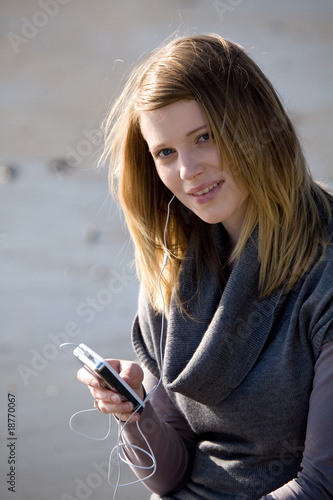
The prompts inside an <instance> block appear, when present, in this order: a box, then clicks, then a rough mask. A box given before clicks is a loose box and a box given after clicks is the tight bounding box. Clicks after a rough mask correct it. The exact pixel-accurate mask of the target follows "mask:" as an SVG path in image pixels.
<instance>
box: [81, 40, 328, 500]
mask: <svg viewBox="0 0 333 500" xmlns="http://www.w3.org/2000/svg"><path fill="white" fill-rule="evenodd" d="M106 133H107V140H106V155H110V158H111V170H110V178H111V188H112V190H114V191H116V192H117V194H118V196H119V199H120V203H121V206H122V209H123V211H124V213H125V216H126V222H127V225H128V228H129V231H130V234H131V236H132V239H133V241H134V245H135V251H136V260H137V269H138V274H139V277H140V281H141V291H140V297H139V307H138V314H137V317H136V319H135V321H134V325H133V331H132V340H133V346H134V349H135V352H136V354H137V356H138V358H139V360H140V363H141V366H139V364H137V363H134V362H131V361H120V360H111V361H110V362H111V363H112V364H113V366H114V367H115V368H116V369H117V370H118V372H119V373H120V374H121V376H123V377H124V379H125V380H126V381H127V382H128V383H129V384H130V385H131V387H132V388H133V389H134V390H135V391H136V392H137V394H138V395H139V396H140V397H141V398H144V397H145V396H144V394H148V393H149V392H150V390H151V389H152V388H153V387H154V386H156V385H157V389H155V392H154V393H153V396H152V397H151V398H150V399H149V400H148V401H147V402H146V404H145V407H144V409H143V411H142V413H141V414H140V415H139V414H138V413H135V414H134V415H133V416H132V417H131V420H130V423H129V424H128V425H127V426H126V428H125V430H124V435H125V438H126V442H128V443H132V444H134V445H136V446H140V447H141V448H143V449H147V448H146V444H145V443H144V441H143V439H142V437H141V436H140V434H139V432H138V429H137V426H136V425H135V421H136V420H138V419H140V426H141V428H142V429H143V431H144V434H145V435H146V437H147V439H148V441H149V444H150V445H151V447H152V449H153V452H154V454H155V456H156V461H157V468H156V472H155V474H154V475H153V476H152V477H151V478H150V479H148V480H147V481H146V482H145V484H146V486H147V487H148V488H149V489H151V490H152V491H153V492H154V493H153V496H152V498H154V499H157V498H164V499H171V498H172V499H179V500H197V499H207V500H208V499H209V500H215V499H222V498H223V499H227V500H231V499H232V500H245V499H248V500H254V499H259V498H260V499H275V500H282V499H283V500H292V499H304V500H305V499H307V500H309V499H313V500H324V499H331V498H333V427H332V425H333V424H332V422H333V321H332V317H333V248H332V231H333V222H332V208H333V199H332V197H331V196H330V195H329V194H328V192H327V191H326V190H325V189H324V188H323V187H321V186H320V185H319V184H318V183H316V182H315V181H314V180H313V178H312V177H311V174H310V172H309V171H308V169H307V166H306V162H305V159H304V156H303V153H302V149H301V146H300V143H299V141H298V138H297V136H296V133H295V130H294V128H293V126H292V124H291V122H290V120H289V118H288V116H287V114H286V112H285V110H284V108H283V106H282V104H281V102H280V100H279V98H278V96H277V94H276V92H275V91H274V88H273V87H272V85H271V83H270V82H269V81H268V79H267V78H266V76H265V75H264V74H263V73H262V71H261V70H260V69H259V68H258V66H257V65H256V64H255V63H254V61H253V60H252V59H251V58H250V57H249V56H248V55H247V54H246V52H245V51H244V50H243V48H242V47H240V46H239V45H237V44H235V43H231V42H230V41H228V40H225V39H223V38H221V37H219V36H217V35H211V36H193V37H183V38H177V39H175V40H173V41H171V42H169V43H168V44H167V45H165V46H163V47H162V48H159V49H158V50H157V51H155V52H154V53H153V54H152V55H151V56H150V57H149V58H148V59H147V60H146V61H145V62H144V63H143V64H141V65H140V66H139V67H138V69H136V71H134V73H133V74H132V76H131V77H130V79H129V81H128V83H127V85H126V87H125V89H124V91H123V93H122V95H121V96H120V98H119V100H118V101H117V102H116V103H115V105H114V108H113V109H112V111H111V113H110V117H109V119H108V122H107V124H106ZM165 253H167V254H168V261H167V264H166V267H165V269H164V272H163V275H162V277H161V279H160V273H161V269H162V267H163V263H164V264H165V257H164V256H165ZM159 284H160V287H159ZM164 306H165V307H164ZM78 378H79V379H80V380H81V381H82V382H85V383H86V384H87V385H88V386H89V389H90V391H91V393H92V395H93V397H94V398H95V400H96V401H95V402H96V404H97V405H98V407H99V408H100V410H101V411H103V412H104V413H114V414H115V415H117V416H118V417H119V416H120V418H121V419H122V420H126V419H127V418H130V416H131V412H132V409H133V406H132V405H131V403H129V402H124V401H122V400H121V398H120V396H119V395H118V394H117V393H114V392H111V391H109V390H107V389H104V388H103V387H100V386H99V385H98V383H97V382H96V381H95V380H94V379H92V377H91V376H90V375H89V374H87V372H86V371H84V370H80V372H79V374H78ZM160 379H161V383H160V384H158V382H159V380H160ZM126 453H127V456H128V457H129V459H130V460H131V462H132V463H133V464H139V465H144V466H149V465H150V464H151V461H150V459H149V457H148V456H147V455H146V454H144V453H142V452H141V451H139V450H136V449H133V448H128V449H127V450H126ZM136 472H137V474H138V475H139V476H141V477H145V476H147V475H148V474H149V470H148V472H147V470H140V469H136Z"/></svg>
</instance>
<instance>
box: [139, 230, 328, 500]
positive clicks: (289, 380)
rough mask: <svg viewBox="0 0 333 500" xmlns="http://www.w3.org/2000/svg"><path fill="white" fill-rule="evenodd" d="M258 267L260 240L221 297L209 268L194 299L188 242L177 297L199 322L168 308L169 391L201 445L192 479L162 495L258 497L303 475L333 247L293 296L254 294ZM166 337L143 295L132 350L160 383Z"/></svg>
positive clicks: (230, 499) (217, 233)
mask: <svg viewBox="0 0 333 500" xmlns="http://www.w3.org/2000/svg"><path fill="white" fill-rule="evenodd" d="M220 228H221V226H220V225H216V226H215V227H214V238H215V239H216V242H217V244H218V245H219V244H220V242H221V239H222V238H223V231H222V229H220ZM257 262H258V259H257V248H256V236H255V235H254V236H253V238H252V239H251V240H249V241H248V243H247V245H246V248H245V251H244V253H243V256H242V258H241V260H240V261H239V262H238V263H237V265H236V266H235V267H234V269H233V270H232V272H231V275H230V277H229V280H228V282H227V285H226V287H225V289H224V291H223V293H222V295H221V292H220V291H219V289H218V287H217V285H216V283H215V280H214V278H213V277H212V275H211V273H210V272H209V270H208V269H207V270H206V272H205V273H204V279H203V280H202V286H201V289H200V295H199V296H198V295H196V294H195V288H196V283H195V276H196V273H195V250H194V247H193V246H192V245H191V244H190V245H189V248H188V253H187V258H186V261H185V262H184V266H183V268H182V274H181V296H182V298H183V300H184V302H186V304H187V306H186V307H187V310H188V312H189V314H190V315H191V317H193V318H194V320H190V319H189V318H187V317H186V316H184V315H183V314H181V313H180V311H179V310H178V308H177V306H176V305H175V304H174V303H172V304H171V308H170V314H169V318H168V321H167V323H166V333H165V341H164V376H163V386H164V388H165V390H166V392H167V394H168V396H169V397H170V399H171V400H172V402H173V403H174V405H175V406H176V407H177V408H178V410H179V411H180V412H181V414H182V415H183V416H184V417H185V419H186V420H187V422H188V423H189V426H190V427H191V429H192V431H193V432H194V433H195V434H196V436H197V446H196V450H195V455H194V461H193V466H192V473H191V477H190V479H189V481H188V482H187V484H186V485H185V486H184V487H183V488H182V489H181V490H180V491H178V492H177V493H176V494H175V495H174V496H172V497H171V496H170V497H165V498H177V499H179V500H197V499H201V498H205V499H210V500H217V499H226V500H254V499H258V498H261V497H262V496H264V495H266V494H267V493H269V492H271V491H273V490H275V489H276V488H278V487H280V486H281V485H283V484H285V483H287V482H288V481H290V480H291V479H292V478H294V477H295V476H296V474H297V472H298V471H299V469H300V462H301V459H302V452H303V449H304V440H305V432H306V423H307V416H308V407H309V397H310V393H311V389H312V382H313V368H314V364H315V361H316V359H317V358H318V356H319V353H320V349H321V347H322V345H323V344H325V343H327V342H329V341H331V340H333V320H332V318H333V313H332V311H333V247H329V249H328V251H327V253H326V256H325V258H324V259H322V260H317V261H316V262H315V263H314V265H313V266H312V267H311V269H310V270H309V271H308V272H307V273H306V275H305V276H303V277H302V278H301V279H300V280H299V281H298V282H297V284H296V285H295V286H294V288H293V289H292V291H291V292H289V293H288V294H284V291H283V287H281V288H280V289H278V290H276V291H275V292H273V293H272V294H271V295H269V296H268V297H266V298H259V297H258V293H257V290H258V273H259V268H258V264H257ZM160 331H161V317H160V315H159V314H156V313H155V312H154V311H153V310H152V309H151V308H150V306H149V303H148V301H147V300H146V299H145V296H144V294H143V293H141V294H140V298H139V311H138V316H137V318H136V320H135V322H134V327H133V337H132V338H133V345H134V348H135V351H136V353H137V355H138V357H139V359H140V360H141V361H142V363H143V364H144V365H145V366H146V367H147V368H148V370H149V371H150V372H151V373H152V374H153V375H154V376H155V377H157V378H159V377H160V373H161V366H160V360H161V353H160ZM163 498H164V497H163Z"/></svg>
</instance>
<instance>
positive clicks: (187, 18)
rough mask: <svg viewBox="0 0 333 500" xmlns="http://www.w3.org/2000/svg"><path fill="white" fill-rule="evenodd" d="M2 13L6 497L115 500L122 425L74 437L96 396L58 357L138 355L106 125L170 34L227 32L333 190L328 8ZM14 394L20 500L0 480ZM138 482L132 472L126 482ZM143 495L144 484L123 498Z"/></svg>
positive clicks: (76, 8) (51, 6)
mask: <svg viewBox="0 0 333 500" xmlns="http://www.w3.org/2000/svg"><path fill="white" fill-rule="evenodd" d="M0 16H1V21H0V29H1V47H0V57H1V109H0V127H1V134H0V141H1V144H0V164H1V165H2V166H1V167H0V204H1V212H0V254H1V260H0V266H1V267H0V276H1V305H0V307H1V312H0V328H1V338H0V362H1V384H0V388H1V393H0V401H1V403H0V432H1V441H0V471H1V478H0V481H1V482H0V497H1V499H2V500H7V499H13V500H46V499H47V500H73V499H83V500H85V499H89V498H91V499H95V500H102V499H103V500H104V499H108V498H110V499H111V498H112V495H113V488H112V487H110V486H109V485H108V483H107V481H106V478H105V477H106V472H105V471H106V468H107V461H108V458H109V452H110V450H111V449H112V448H113V446H114V445H115V442H116V428H115V426H114V428H113V431H112V435H111V437H109V438H108V440H107V441H103V442H95V441H90V440H87V439H85V438H82V437H80V436H77V435H75V434H74V433H72V432H71V431H70V429H69V426H68V420H69V418H70V416H71V415H72V414H73V413H74V412H76V411H78V410H81V409H85V408H90V407H91V406H92V400H91V397H90V394H89V393H88V391H87V390H86V388H85V387H83V386H81V384H79V383H78V382H77V381H76V370H77V365H76V363H75V362H74V361H72V360H71V359H70V358H69V357H67V356H66V355H65V354H63V353H62V352H60V351H59V349H58V347H57V346H58V345H59V343H61V342H63V341H69V342H75V343H79V342H85V343H86V344H88V345H90V346H91V347H92V348H94V349H95V350H96V351H97V352H100V353H101V354H102V355H104V356H105V357H112V356H114V357H120V358H121V357H123V358H131V359H132V358H133V353H132V349H131V345H130V327H131V323H132V320H133V317H134V315H135V311H136V296H137V288H138V284H137V281H136V279H135V274H134V270H133V268H131V267H130V264H131V262H132V259H133V252H132V248H131V245H130V244H129V242H128V237H127V234H126V231H125V230H124V228H123V222H122V219H121V216H120V214H119V213H118V211H117V207H116V206H115V204H114V203H113V201H112V200H111V198H110V196H109V195H108V188H107V176H106V170H104V171H103V170H102V171H100V172H98V173H97V172H96V171H95V170H94V164H95V162H96V159H97V158H98V150H99V148H100V146H101V144H100V141H99V140H98V139H96V136H95V134H96V131H97V129H98V126H99V124H100V122H101V120H102V119H103V117H104V116H105V114H106V110H107V109H108V107H109V104H110V102H111V100H112V98H113V97H114V96H115V95H116V94H117V92H118V91H119V89H120V88H121V85H122V83H123V82H124V79H125V76H126V75H127V74H128V72H129V70H130V68H131V67H132V66H133V65H134V64H135V62H136V61H137V59H138V57H140V56H141V55H143V54H145V53H148V52H149V51H150V50H152V49H153V48H155V47H156V46H157V45H159V44H160V43H161V42H162V41H163V40H164V39H165V38H166V37H167V36H169V35H171V34H172V33H173V32H175V31H180V33H182V34H183V33H197V32H217V33H220V34H222V35H223V36H226V37H228V38H230V39H232V40H234V41H237V42H239V43H241V44H242V45H244V46H245V47H246V48H247V49H248V50H249V52H250V53H251V54H252V56H253V57H254V59H255V60H256V61H257V62H258V63H259V64H260V66H261V67H262V68H263V69H264V70H265V72H266V73H267V74H268V76H269V77H270V78H271V80H272V82H273V83H274V85H275V87H276V88H277V90H278V91H279V93H280V95H281V96H282V98H283V100H284V102H285V104H286V106H287V108H288V109H289V111H290V114H291V116H292V118H293V120H294V122H295V123H296V125H297V128H298V130H299V133H300V135H301V138H302V142H303V145H304V149H305V151H306V154H307V157H308V160H309V165H310V168H311V169H312V171H313V172H314V174H315V176H316V177H318V178H320V179H321V180H323V181H325V182H327V183H330V184H331V185H332V184H333V167H332V157H333V155H332V146H331V144H332V126H331V123H332V116H333V96H332V88H333V87H332V84H333V63H332V54H333V31H332V22H333V2H332V1H331V0H316V1H314V0H279V1H274V0H243V1H242V0H225V1H222V0H219V1H216V0H215V1H211V0H209V1H205V0H201V1H200V0H192V1H191V0H170V1H168V2H167V1H161V0H138V1H134V0H124V1H122V2H115V1H114V0H94V1H93V0H91V1H89V0H39V1H35V0H26V1H23V0H15V1H5V0H1V2H0ZM8 167H10V168H8ZM8 393H10V394H13V395H14V396H15V399H16V408H15V409H16V415H15V416H16V429H15V437H17V441H16V445H15V460H16V463H15V467H16V470H15V473H16V476H15V490H16V491H15V492H11V491H8V490H7V488H8V486H9V485H8V484H7V483H6V481H7V477H6V475H7V473H8V472H9V464H8V457H9V453H10V448H9V447H7V444H8V440H7V438H8V430H7V428H8V425H7V404H8V401H7V394H8ZM98 416H100V419H102V420H101V421H100V420H99V421H98V422H97V421H95V419H96V418H98ZM76 424H77V428H78V429H79V430H80V431H81V432H90V431H91V432H96V433H97V430H98V429H100V428H101V430H102V428H103V429H104V427H105V425H106V424H107V422H106V421H105V417H104V416H103V415H101V414H99V415H97V412H95V413H90V414H87V415H86V416H84V417H82V416H81V417H79V419H78V420H77V422H76ZM101 434H102V433H100V434H99V435H101ZM95 435H96V434H95ZM115 471H116V464H114V463H113V472H115ZM131 479H133V478H132V476H130V475H129V474H128V473H127V471H126V467H122V478H121V480H122V482H126V481H128V480H131ZM148 497H149V494H148V492H147V490H146V489H145V488H144V487H143V486H142V485H136V486H131V487H125V488H120V489H119V490H118V492H117V495H116V499H118V500H134V499H146V498H148Z"/></svg>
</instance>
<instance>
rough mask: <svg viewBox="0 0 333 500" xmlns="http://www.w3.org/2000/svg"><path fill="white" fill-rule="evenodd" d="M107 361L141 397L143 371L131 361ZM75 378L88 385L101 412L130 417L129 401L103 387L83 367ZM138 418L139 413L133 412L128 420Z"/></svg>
mask: <svg viewBox="0 0 333 500" xmlns="http://www.w3.org/2000/svg"><path fill="white" fill-rule="evenodd" d="M107 362H108V363H109V364H110V365H111V366H112V367H113V368H114V369H115V370H116V371H117V373H119V374H120V376H121V377H122V378H123V379H124V380H125V381H126V382H127V383H128V384H129V385H130V386H131V387H132V389H133V390H134V391H135V392H136V393H137V394H138V396H139V397H141V398H143V388H142V381H143V371H142V369H141V367H140V366H139V365H138V364H137V363H134V362H132V361H121V360H117V359H108V360H107ZM77 378H78V380H80V381H81V382H83V383H84V384H86V385H87V386H88V388H89V391H90V392H91V395H92V397H93V398H94V399H95V400H96V404H97V407H98V408H99V409H100V410H101V411H102V412H103V413H114V414H115V415H116V416H117V415H119V414H121V420H127V419H128V418H130V416H131V415H132V412H133V411H134V406H133V404H132V403H131V402H129V401H127V400H125V399H124V398H123V397H122V396H121V394H119V393H118V392H116V391H112V390H109V389H107V388H105V387H103V386H102V385H101V382H100V381H99V380H97V379H96V378H95V377H94V376H93V375H91V373H89V372H88V371H87V370H86V369H85V368H81V369H80V370H79V371H78V373H77ZM138 418H139V415H138V414H134V415H133V416H132V418H131V420H130V422H134V421H136V420H138Z"/></svg>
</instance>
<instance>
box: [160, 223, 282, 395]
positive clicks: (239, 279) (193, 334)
mask: <svg viewBox="0 0 333 500" xmlns="http://www.w3.org/2000/svg"><path fill="white" fill-rule="evenodd" d="M221 238H223V232H222V230H221V229H219V228H217V227H215V228H214V239H215V240H216V243H217V245H218V247H219V248H221ZM194 263H195V249H194V245H191V243H190V244H189V247H188V252H187V257H186V260H185V262H184V265H183V268H182V274H181V287H180V293H181V297H182V299H183V300H184V302H185V303H186V308H187V311H188V313H189V315H190V316H191V317H194V318H195V320H194V321H193V320H191V319H189V318H187V317H186V316H185V315H184V313H181V312H180V311H179V309H178V308H177V307H175V306H174V304H171V307H170V315H169V319H168V322H167V331H166V339H165V345H164V375H163V383H164V385H165V387H166V388H167V389H168V390H170V391H173V392H177V393H180V394H182V395H184V396H186V397H188V398H191V399H193V400H195V401H197V402H199V403H202V404H206V405H215V404H217V403H219V402H221V401H223V400H224V399H225V398H227V397H228V396H229V395H230V394H231V393H232V392H233V391H234V390H235V389H236V388H237V387H238V386H239V385H240V384H241V383H242V381H243V380H244V378H245V377H246V376H247V374H248V373H249V372H250V371H251V369H252V367H253V366H254V364H255V363H256V361H257V360H258V358H259V356H260V354H261V352H262V350H263V348H264V345H265V343H266V341H267V338H268V336H269V333H270V331H271V328H272V324H273V321H274V317H275V313H276V309H277V307H278V304H279V302H280V299H281V295H282V289H278V290H276V291H274V292H273V293H271V294H270V295H269V296H268V297H264V298H260V297H259V295H258V280H259V264H258V252H257V230H255V231H254V232H253V234H252V236H251V238H250V239H249V240H248V242H247V244H246V246H245V249H244V252H243V254H242V257H241V258H240V260H239V261H238V262H237V263H236V264H235V266H234V268H233V270H232V271H231V274H230V276H229V279H228V281H227V284H226V286H225V288H224V290H223V292H222V294H221V291H220V289H219V287H218V285H217V283H216V281H215V279H214V277H213V276H212V274H211V273H209V272H208V270H207V273H206V274H205V273H204V275H203V279H202V284H201V287H200V295H198V294H195V289H194V287H195V286H196V285H195V266H194ZM217 381H218V382H217Z"/></svg>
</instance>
